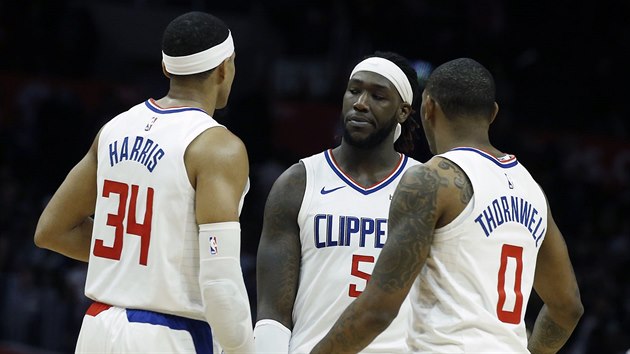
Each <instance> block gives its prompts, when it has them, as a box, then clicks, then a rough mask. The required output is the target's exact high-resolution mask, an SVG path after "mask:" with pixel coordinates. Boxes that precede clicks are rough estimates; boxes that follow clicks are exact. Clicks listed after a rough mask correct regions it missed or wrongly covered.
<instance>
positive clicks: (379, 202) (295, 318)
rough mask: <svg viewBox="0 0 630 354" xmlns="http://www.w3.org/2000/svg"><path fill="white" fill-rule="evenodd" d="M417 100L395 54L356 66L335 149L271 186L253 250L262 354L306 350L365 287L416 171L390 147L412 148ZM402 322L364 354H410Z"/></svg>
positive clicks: (412, 77)
mask: <svg viewBox="0 0 630 354" xmlns="http://www.w3.org/2000/svg"><path fill="white" fill-rule="evenodd" d="M418 95H419V92H418V81H417V76H416V72H415V71H414V69H413V68H412V67H411V66H410V65H409V63H408V62H407V61H406V60H405V59H404V58H402V57H401V56H399V55H398V54H394V53H390V52H383V53H381V52H377V53H375V54H374V55H373V56H371V57H369V58H366V59H365V60H363V61H361V62H360V63H359V64H357V65H356V67H355V68H354V70H353V71H352V73H351V74H350V78H349V81H348V85H347V88H346V91H345V94H344V97H343V108H342V114H341V123H342V128H343V137H342V140H341V144H340V145H339V146H337V147H335V148H334V149H330V150H326V151H324V152H321V153H319V154H316V155H313V156H311V157H308V158H305V159H302V160H301V161H300V162H299V163H296V164H295V165H293V166H291V167H290V168H289V169H287V171H285V172H284V173H283V174H282V175H281V176H280V177H279V178H278V180H277V181H276V182H275V184H274V186H273V187H272V189H271V192H270V194H269V197H268V199H267V204H266V207H265V215H264V222H263V230H262V237H261V241H260V246H259V249H258V264H257V279H258V281H257V283H258V321H257V323H256V327H255V329H254V336H255V342H256V349H257V351H258V352H259V353H287V352H291V353H307V352H309V351H310V350H311V349H312V348H313V346H314V345H315V343H317V341H318V340H319V339H320V338H322V337H323V336H324V334H325V333H326V332H327V331H328V330H329V329H330V327H331V326H332V324H333V323H334V321H335V320H336V319H337V318H338V317H339V315H340V314H341V312H342V311H343V309H344V308H345V307H346V306H347V305H348V304H349V303H350V302H351V301H352V300H354V299H355V298H356V297H357V296H359V294H361V292H362V291H363V289H364V288H365V285H366V283H367V281H368V280H369V278H370V273H371V272H372V267H373V266H374V262H375V261H376V259H377V258H378V256H379V253H380V251H381V249H382V247H383V245H384V244H385V242H386V240H387V233H386V230H387V213H388V209H389V203H390V199H391V195H392V193H393V192H394V188H395V186H396V185H397V184H398V182H399V180H400V177H401V175H402V173H403V172H404V171H406V170H407V169H408V168H409V167H411V166H413V165H416V164H418V162H417V161H415V160H413V159H411V158H409V157H408V156H406V155H404V154H401V153H399V152H397V151H396V149H395V147H394V143H395V141H396V138H397V136H398V135H399V134H400V132H401V131H402V134H403V137H402V138H401V139H399V141H398V142H397V146H398V147H400V144H402V145H405V146H407V147H410V148H413V139H412V137H413V130H414V129H415V128H416V127H417V126H418V125H417V123H416V122H415V121H413V119H412V118H411V117H410V116H411V114H412V113H413V112H414V109H413V107H414V102H415V101H416V100H417V98H418ZM399 129H400V130H399ZM407 312H409V311H407ZM406 319H407V317H406V315H405V314H401V316H399V317H398V318H397V319H396V320H395V321H394V323H392V325H391V326H390V327H389V329H388V330H387V331H385V332H384V333H383V334H382V335H380V336H379V337H378V338H377V339H376V340H375V341H374V343H372V344H371V345H370V346H369V347H368V348H367V349H366V352H372V353H405V352H407V347H406V344H405V333H406V325H407V323H406V322H407V321H406Z"/></svg>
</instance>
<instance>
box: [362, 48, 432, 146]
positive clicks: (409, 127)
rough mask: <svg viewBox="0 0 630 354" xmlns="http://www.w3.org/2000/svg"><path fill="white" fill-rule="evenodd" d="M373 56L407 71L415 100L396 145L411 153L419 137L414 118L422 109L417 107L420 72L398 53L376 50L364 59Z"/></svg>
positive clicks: (406, 74) (404, 71)
mask: <svg viewBox="0 0 630 354" xmlns="http://www.w3.org/2000/svg"><path fill="white" fill-rule="evenodd" d="M371 57H379V58H384V59H387V60H389V61H391V62H392V63H394V64H396V65H397V66H398V67H399V68H400V70H402V71H403V73H405V76H407V79H408V80H409V84H410V85H411V91H412V93H413V100H412V102H411V114H409V117H408V118H407V120H406V121H405V122H404V123H403V124H401V126H402V131H401V134H400V138H399V139H398V140H396V142H395V144H394V147H395V148H396V150H397V151H399V152H402V153H405V154H411V153H412V152H413V149H414V147H415V145H414V140H415V139H416V138H417V134H416V129H417V128H418V127H419V125H418V122H417V121H416V120H415V119H414V118H413V117H414V116H415V113H416V112H419V111H420V110H419V109H417V108H418V104H419V102H420V82H419V81H418V73H417V72H416V70H415V69H414V68H413V66H411V63H410V62H409V60H407V58H405V57H404V56H402V55H400V54H398V53H394V52H386V51H376V52H374V54H372V55H368V56H366V57H365V58H364V59H367V58H371Z"/></svg>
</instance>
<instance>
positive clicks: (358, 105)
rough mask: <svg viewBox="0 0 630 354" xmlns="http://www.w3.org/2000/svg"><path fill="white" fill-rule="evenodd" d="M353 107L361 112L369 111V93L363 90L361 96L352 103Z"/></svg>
mask: <svg viewBox="0 0 630 354" xmlns="http://www.w3.org/2000/svg"><path fill="white" fill-rule="evenodd" d="M352 107H353V108H354V109H355V110H357V111H359V112H367V110H368V104H367V93H366V92H362V93H361V94H360V95H359V97H357V100H356V102H354V104H353V105H352Z"/></svg>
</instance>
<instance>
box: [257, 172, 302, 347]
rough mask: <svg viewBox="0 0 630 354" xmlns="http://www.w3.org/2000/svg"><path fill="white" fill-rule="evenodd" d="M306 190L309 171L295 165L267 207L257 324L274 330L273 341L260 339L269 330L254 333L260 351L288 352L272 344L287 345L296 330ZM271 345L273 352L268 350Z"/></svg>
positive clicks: (274, 190)
mask: <svg viewBox="0 0 630 354" xmlns="http://www.w3.org/2000/svg"><path fill="white" fill-rule="evenodd" d="M305 188H306V170H305V169H304V165H303V164H302V163H296V164H295V165H293V166H291V167H289V169H287V170H286V171H285V172H284V173H283V174H282V175H281V176H280V177H278V179H277V180H276V182H275V183H274V185H273V187H272V188H271V191H270V192H269V196H268V198H267V203H266V204H265V213H264V219H263V229H262V235H261V238H260V244H259V246H258V256H257V263H256V280H257V297H258V306H257V312H258V314H257V321H261V320H272V321H274V326H275V329H274V328H272V329H271V331H272V332H271V334H270V335H272V336H273V338H260V337H259V334H260V333H262V334H260V335H265V334H269V332H268V331H269V330H267V331H266V332H258V331H255V333H254V334H255V335H256V336H257V338H256V339H255V340H256V346H257V348H263V349H265V350H273V351H276V350H282V351H283V352H286V351H288V342H287V343H273V342H279V341H280V339H277V336H280V337H282V338H284V339H282V341H286V340H287V336H290V334H287V331H290V330H291V329H292V328H293V319H292V313H293V303H294V301H295V296H296V293H297V287H298V278H299V274H300V259H301V245H300V229H299V226H298V224H297V214H298V212H299V210H300V205H301V203H302V198H303V197H304V190H305ZM275 322H278V323H279V324H276V323H275ZM279 325H282V326H284V327H285V329H280V332H278V326H279ZM280 328H281V326H280ZM257 329H258V328H257ZM274 331H275V332H274ZM282 332H284V335H283V334H282ZM274 333H275V334H274ZM261 340H262V342H261ZM270 342H271V345H272V346H273V348H272V349H269V348H270V347H269V346H268V345H269V343H270ZM280 347H282V348H281V349H280ZM261 350H262V349H261Z"/></svg>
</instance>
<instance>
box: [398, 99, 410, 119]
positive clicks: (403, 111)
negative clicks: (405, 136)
mask: <svg viewBox="0 0 630 354" xmlns="http://www.w3.org/2000/svg"><path fill="white" fill-rule="evenodd" d="M411 113H413V108H411V105H410V104H409V103H406V102H403V103H402V105H401V106H400V108H399V109H398V117H397V121H398V123H403V122H404V121H406V120H407V118H409V116H410V115H411Z"/></svg>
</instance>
